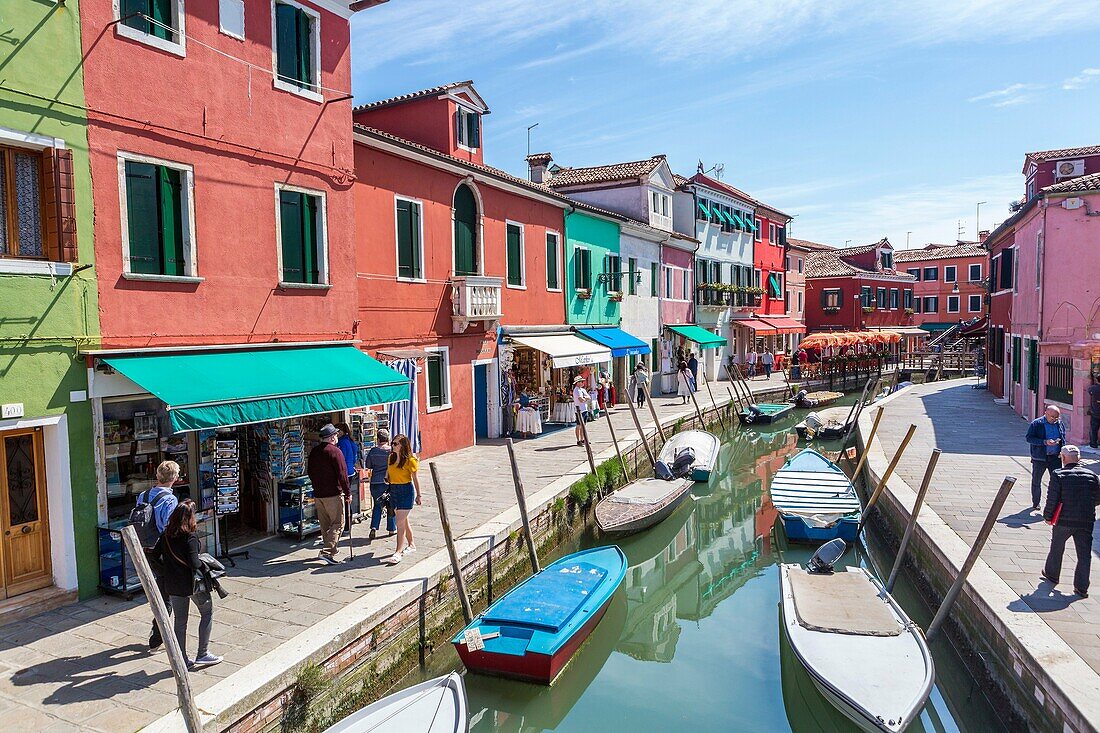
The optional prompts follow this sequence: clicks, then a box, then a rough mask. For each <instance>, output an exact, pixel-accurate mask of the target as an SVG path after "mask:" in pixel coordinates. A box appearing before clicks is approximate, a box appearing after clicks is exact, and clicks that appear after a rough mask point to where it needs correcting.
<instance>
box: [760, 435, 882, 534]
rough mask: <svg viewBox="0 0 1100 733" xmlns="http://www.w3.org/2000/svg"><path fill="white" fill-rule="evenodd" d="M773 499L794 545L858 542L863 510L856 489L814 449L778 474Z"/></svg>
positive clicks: (790, 461)
mask: <svg viewBox="0 0 1100 733" xmlns="http://www.w3.org/2000/svg"><path fill="white" fill-rule="evenodd" d="M771 498H772V503H773V504H775V508H776V509H778V510H779V517H780V519H782V521H783V529H784V530H785V531H786V533H787V539H789V540H791V541H792V542H828V541H829V540H832V539H836V538H837V537H839V538H840V539H842V540H844V541H845V542H854V541H855V540H856V530H857V529H858V527H859V518H860V509H861V507H860V503H859V497H858V496H857V495H856V490H855V487H854V486H852V482H851V481H850V480H848V476H847V475H846V474H845V473H844V471H843V470H841V468H840V466H838V465H836V464H835V463H833V462H832V461H830V460H829V459H828V458H826V457H825V456H823V455H821V454H820V453H818V452H817V451H815V450H812V449H810V448H806V449H805V450H802V451H799V452H798V453H796V454H795V455H793V456H791V457H790V458H789V459H787V462H786V463H784V464H783V467H782V468H780V469H779V470H778V471H776V472H775V476H774V477H773V478H772V485H771Z"/></svg>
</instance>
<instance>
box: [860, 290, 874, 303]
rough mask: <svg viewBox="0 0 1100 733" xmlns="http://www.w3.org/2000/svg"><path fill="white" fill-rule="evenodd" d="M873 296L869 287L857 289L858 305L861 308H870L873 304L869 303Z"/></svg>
mask: <svg viewBox="0 0 1100 733" xmlns="http://www.w3.org/2000/svg"><path fill="white" fill-rule="evenodd" d="M873 296H874V294H873V293H872V291H871V287H870V286H869V285H863V286H861V287H860V289H859V304H860V306H861V307H863V308H870V307H871V306H872V305H874V303H872V302H871V299H872V298H873Z"/></svg>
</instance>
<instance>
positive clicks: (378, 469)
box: [365, 428, 397, 540]
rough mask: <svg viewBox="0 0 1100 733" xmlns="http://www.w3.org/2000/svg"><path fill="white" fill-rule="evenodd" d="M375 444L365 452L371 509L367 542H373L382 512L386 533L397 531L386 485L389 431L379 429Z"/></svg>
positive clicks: (395, 519)
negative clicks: (383, 512)
mask: <svg viewBox="0 0 1100 733" xmlns="http://www.w3.org/2000/svg"><path fill="white" fill-rule="evenodd" d="M377 441H378V442H377V443H376V444H375V445H373V446H371V449H370V450H369V451H367V457H366V461H365V462H366V464H367V476H368V480H369V481H370V498H371V501H372V502H373V507H372V509H371V513H370V535H369V536H368V537H367V539H368V540H373V539H374V538H375V536H376V535H377V534H378V529H379V528H380V527H381V526H382V510H383V509H385V510H386V533H387V534H393V533H394V532H396V531H397V518H396V515H395V514H394V511H393V502H392V501H391V499H390V494H389V488H390V485H389V484H388V483H386V474H387V473H388V469H389V463H390V453H391V452H392V451H391V449H390V431H388V430H385V429H383V428H379V430H378V436H377Z"/></svg>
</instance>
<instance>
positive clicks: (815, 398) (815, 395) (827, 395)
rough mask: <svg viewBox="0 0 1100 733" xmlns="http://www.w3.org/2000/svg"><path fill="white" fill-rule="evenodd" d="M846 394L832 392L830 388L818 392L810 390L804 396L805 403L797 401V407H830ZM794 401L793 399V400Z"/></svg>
mask: <svg viewBox="0 0 1100 733" xmlns="http://www.w3.org/2000/svg"><path fill="white" fill-rule="evenodd" d="M843 396H844V393H843V392H830V391H829V390H818V391H817V392H808V393H806V396H805V397H804V398H803V399H804V400H805V401H804V402H803V403H801V404H800V403H795V407H810V408H813V409H817V408H819V407H828V406H829V405H831V404H833V403H834V402H836V401H837V400H839V399H840V398H841V397H843ZM792 402H793V400H792Z"/></svg>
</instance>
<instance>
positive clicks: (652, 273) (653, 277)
mask: <svg viewBox="0 0 1100 733" xmlns="http://www.w3.org/2000/svg"><path fill="white" fill-rule="evenodd" d="M649 294H650V296H651V297H654V298H656V297H657V263H656V262H651V263H650V265H649Z"/></svg>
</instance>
